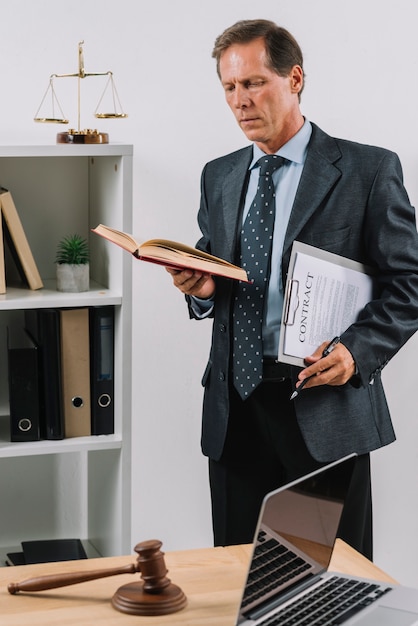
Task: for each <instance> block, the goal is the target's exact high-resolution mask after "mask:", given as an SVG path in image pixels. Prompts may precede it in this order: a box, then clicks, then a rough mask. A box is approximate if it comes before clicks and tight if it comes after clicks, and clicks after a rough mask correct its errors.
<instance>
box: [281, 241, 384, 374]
mask: <svg viewBox="0 0 418 626" xmlns="http://www.w3.org/2000/svg"><path fill="white" fill-rule="evenodd" d="M373 293H374V281H373V276H372V272H371V271H370V269H369V268H367V267H366V266H365V265H363V264H361V263H357V262H356V261H353V260H351V259H347V258H345V257H342V256H339V255H337V254H333V253H331V252H326V251H324V250H321V249H319V248H315V247H313V246H309V245H307V244H304V243H301V242H299V241H295V242H294V243H293V248H292V254H291V257H290V264H289V273H288V277H287V282H286V292H285V298H284V304H283V314H282V323H281V330H280V342H279V353H278V360H279V361H281V362H282V363H289V364H291V365H298V366H300V367H305V363H304V358H305V357H306V356H308V355H310V354H312V353H313V352H314V351H315V350H316V349H317V348H318V346H319V345H320V344H321V343H322V342H324V341H331V340H332V339H333V338H334V337H336V336H338V335H341V333H342V332H344V330H346V329H347V328H348V327H349V326H350V325H351V324H352V323H353V322H355V321H356V319H357V318H358V315H359V313H360V311H361V310H362V309H363V308H364V307H365V306H366V304H367V303H368V302H370V301H371V300H372V299H373Z"/></svg>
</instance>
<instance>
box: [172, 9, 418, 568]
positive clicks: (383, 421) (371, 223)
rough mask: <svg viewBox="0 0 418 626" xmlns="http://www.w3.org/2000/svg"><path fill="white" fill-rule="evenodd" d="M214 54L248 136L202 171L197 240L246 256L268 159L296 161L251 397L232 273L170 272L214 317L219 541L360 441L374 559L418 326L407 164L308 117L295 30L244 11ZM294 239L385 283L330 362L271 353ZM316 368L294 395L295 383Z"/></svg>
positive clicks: (362, 524)
mask: <svg viewBox="0 0 418 626" xmlns="http://www.w3.org/2000/svg"><path fill="white" fill-rule="evenodd" d="M213 56H214V58H215V59H216V62H217V71H218V75H219V78H220V80H221V83H222V86H223V88H224V91H225V97H226V101H227V103H228V105H229V107H230V108H231V110H232V112H233V114H234V116H235V118H236V120H237V122H238V124H239V126H240V127H241V129H242V130H243V132H244V133H245V135H246V137H247V138H248V139H249V140H250V141H251V142H252V145H251V146H249V147H246V148H243V149H241V150H238V151H237V152H234V153H232V154H229V155H227V156H224V157H221V158H219V159H216V160H214V161H212V162H210V163H208V164H207V165H206V166H205V168H204V170H203V174H202V180H201V205H200V210H199V216H198V220H199V225H200V228H201V231H202V238H201V239H200V240H199V242H198V244H197V245H198V247H199V248H201V249H203V250H206V251H208V252H210V253H211V254H214V255H216V256H219V257H222V258H224V259H226V260H228V261H230V262H232V263H238V262H239V242H240V235H239V233H240V230H241V227H242V224H243V222H244V220H245V217H246V214H247V211H248V207H249V205H250V204H251V201H252V199H253V196H254V193H255V190H256V187H257V179H258V169H259V168H258V164H257V160H258V158H259V157H260V156H263V155H265V154H267V155H273V154H277V155H279V156H281V157H284V158H285V162H284V163H285V164H284V165H283V166H282V167H280V169H278V170H277V171H276V172H275V173H274V175H273V182H274V186H275V191H276V218H275V226H274V234H273V243H272V249H271V253H270V274H269V282H268V289H267V293H266V296H265V307H264V321H263V337H262V338H263V377H262V380H261V382H260V384H258V385H257V386H256V387H255V389H254V390H253V391H252V392H251V393H250V394H249V396H248V397H245V399H242V397H241V396H240V394H239V393H238V391H237V389H235V386H234V380H233V377H232V351H233V350H232V346H233V343H234V330H233V325H232V321H231V320H232V316H233V309H234V305H233V301H234V293H235V290H236V288H237V287H236V283H234V281H230V280H227V279H221V278H216V279H215V278H214V277H212V276H208V275H203V274H201V273H199V272H192V271H179V272H176V271H174V270H168V271H170V273H171V274H172V277H173V281H174V284H175V286H176V287H177V288H179V289H180V290H181V291H182V292H183V293H184V294H186V297H187V300H188V304H189V311H190V315H191V317H192V318H195V319H203V318H205V317H213V318H214V321H213V335H212V345H211V351H210V357H209V362H208V365H207V368H206V371H205V374H204V377H203V384H204V387H205V394H204V405H203V429H202V450H203V453H204V454H205V455H207V456H208V457H209V469H210V484H211V495H212V514H213V527H214V537H215V545H226V544H234V543H244V542H250V541H252V539H253V533H254V527H255V524H256V520H257V515H258V512H259V507H260V503H261V500H262V498H263V496H264V495H265V494H266V492H267V491H270V490H272V489H275V488H277V487H279V486H280V485H282V484H284V483H286V482H288V481H290V480H292V479H294V478H295V477H297V476H300V475H302V474H304V473H307V472H309V471H311V470H313V469H315V468H317V467H318V466H320V465H321V464H324V463H327V462H330V461H333V460H335V459H337V458H340V457H342V456H344V455H346V454H349V453H352V452H356V453H357V454H358V455H359V456H358V459H357V462H356V472H355V480H354V483H353V486H352V489H351V492H350V499H349V505H348V512H347V515H346V517H345V518H344V520H343V522H342V527H341V536H342V537H343V538H344V539H345V540H346V541H348V542H349V543H350V544H351V545H353V546H354V547H355V548H356V549H358V550H359V551H361V552H362V553H364V554H365V555H366V556H368V557H369V558H371V557H372V533H371V528H372V518H371V495H370V493H371V489H370V459H369V453H370V451H372V450H375V449H377V448H379V447H381V446H384V445H387V444H389V443H391V442H392V441H394V439H395V434H394V430H393V427H392V422H391V418H390V415H389V411H388V407H387V403H386V399H385V394H384V391H383V387H382V382H381V371H382V369H383V368H384V366H385V365H386V364H387V363H388V361H389V359H391V357H393V356H394V354H396V352H397V351H398V350H399V349H400V348H401V346H402V345H403V344H404V343H405V342H406V341H407V340H408V339H409V337H411V335H412V334H413V333H414V332H415V331H416V329H417V328H418V236H417V229H416V222H415V212H414V209H413V208H412V207H411V205H410V202H409V199H408V195H407V193H406V191H405V189H404V186H403V182H402V170H401V165H400V162H399V159H398V157H397V156H396V155H395V154H394V153H392V152H390V151H388V150H384V149H382V148H377V147H372V146H366V145H360V144H357V143H354V142H349V141H345V140H341V139H335V138H332V137H330V136H328V135H327V134H325V133H324V132H323V131H322V130H321V129H320V128H318V127H317V126H316V125H315V124H313V123H311V122H309V120H307V119H305V118H304V117H303V115H302V113H301V111H300V96H301V92H302V89H303V86H304V72H303V57H302V52H301V50H300V48H299V45H298V44H297V42H296V41H295V39H294V38H293V37H292V35H291V34H290V33H289V32H288V31H286V30H285V29H283V28H280V27H278V26H277V25H276V24H274V23H272V22H270V21H266V20H246V21H242V22H238V23H237V24H235V25H233V26H232V27H230V28H228V29H227V30H226V31H224V33H222V34H221V35H220V36H219V37H218V39H217V40H216V42H215V47H214V51H213ZM294 240H298V241H301V242H304V243H307V244H310V245H313V246H316V247H318V248H322V249H323V250H327V251H330V252H333V253H336V254H340V255H342V256H345V257H348V258H350V259H354V260H356V261H359V262H361V263H364V264H366V265H368V266H371V267H372V268H373V269H374V270H375V271H376V281H377V286H378V296H377V297H376V298H375V299H374V300H373V301H372V302H370V303H369V304H368V305H367V306H366V307H365V308H364V310H363V311H362V312H361V314H360V316H359V318H358V320H357V321H356V322H355V323H354V324H352V325H351V326H350V327H349V328H347V330H346V331H345V332H343V333H342V335H341V341H340V342H339V343H338V344H337V345H336V347H335V349H334V350H333V351H332V352H331V353H330V354H329V356H326V357H324V358H321V357H322V352H323V350H324V347H325V346H326V344H327V342H324V343H323V344H322V345H320V346H318V349H317V350H316V351H315V353H314V354H312V355H306V361H305V362H306V367H305V368H304V369H301V368H296V367H290V366H287V365H285V364H282V363H277V361H276V360H275V359H276V358H277V353H278V340H279V339H278V338H279V333H280V319H281V311H282V302H283V287H284V283H285V280H286V273H287V268H288V264H289V258H290V252H291V247H292V243H293V241H294ZM250 278H251V277H250ZM331 339H332V337H329V338H328V341H331ZM249 358H250V357H249ZM312 375H314V376H313V377H312V378H310V379H309V381H308V382H307V383H306V385H305V387H304V389H303V391H302V392H301V393H300V394H299V395H298V396H297V397H296V398H295V399H294V400H293V401H292V400H290V396H291V394H292V390H293V389H294V387H295V385H296V386H297V385H299V384H300V382H301V381H302V380H304V379H305V378H306V377H308V376H309V377H310V376H312Z"/></svg>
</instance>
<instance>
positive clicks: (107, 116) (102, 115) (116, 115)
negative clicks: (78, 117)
mask: <svg viewBox="0 0 418 626" xmlns="http://www.w3.org/2000/svg"><path fill="white" fill-rule="evenodd" d="M94 117H97V118H98V119H100V120H104V119H117V118H123V117H128V114H127V113H95V114H94Z"/></svg>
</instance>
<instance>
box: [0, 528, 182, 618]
mask: <svg viewBox="0 0 418 626" xmlns="http://www.w3.org/2000/svg"><path fill="white" fill-rule="evenodd" d="M161 546H162V543H161V541H159V540H158V539H152V540H149V541H143V542H142V543H138V545H136V546H135V552H136V553H137V554H138V557H137V560H136V563H131V564H130V565H126V566H124V567H119V568H118V567H117V568H112V569H106V570H94V571H90V572H79V573H77V572H74V573H71V574H57V575H51V576H40V577H38V578H30V579H28V580H24V581H22V582H20V583H10V584H9V586H8V590H9V593H11V594H16V593H18V592H19V591H45V590H46V589H57V588H58V587H66V586H68V585H75V584H76V583H82V582H86V581H88V580H96V579H98V578H106V577H108V576H115V575H117V574H134V573H136V572H140V573H141V578H142V580H139V581H135V582H132V583H129V584H127V585H123V586H122V587H119V589H118V590H117V591H116V593H115V594H114V596H113V598H112V606H113V607H114V608H115V609H117V610H118V611H122V613H130V614H131V615H167V614H169V613H175V612H176V611H180V610H181V609H183V608H184V607H185V606H186V604H187V598H186V596H185V595H184V593H183V591H182V590H181V589H180V587H177V585H174V584H173V583H172V582H171V581H170V579H169V578H167V576H166V574H167V573H168V571H167V568H166V566H165V561H164V553H163V552H161V550H160V548H161Z"/></svg>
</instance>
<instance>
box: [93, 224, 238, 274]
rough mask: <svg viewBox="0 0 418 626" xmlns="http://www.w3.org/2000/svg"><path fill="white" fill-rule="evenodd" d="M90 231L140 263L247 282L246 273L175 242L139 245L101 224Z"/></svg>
mask: <svg viewBox="0 0 418 626" xmlns="http://www.w3.org/2000/svg"><path fill="white" fill-rule="evenodd" d="M92 232H93V233H96V235H99V236H100V237H103V238H104V239H107V240H108V241H111V242H112V243H114V244H116V245H117V246H119V247H121V248H123V249H124V250H126V251H127V252H129V253H130V254H132V255H133V256H134V257H135V258H137V259H139V260H140V261H148V263H156V264H157V265H163V266H165V267H172V268H173V269H180V270H181V269H192V270H197V271H200V272H203V273H206V274H213V275H214V276H222V277H224V278H232V279H233V280H241V281H243V282H249V280H248V276H247V272H246V271H245V270H244V269H242V268H241V267H238V266H237V265H233V264H232V263H229V262H228V261H225V260H224V259H220V258H219V257H216V256H213V255H212V254H208V253H207V252H203V250H198V249H197V248H193V247H191V246H187V245H186V244H184V243H179V242H178V241H170V240H169V239H150V240H149V241H145V242H144V243H142V244H140V243H138V242H137V241H136V240H135V239H134V237H133V236H132V235H130V234H128V233H124V232H122V231H120V230H116V229H114V228H110V227H109V226H105V225H104V224H99V225H98V226H96V228H92Z"/></svg>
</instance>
